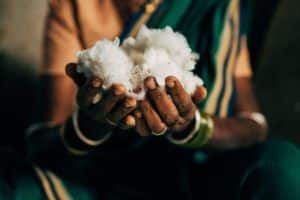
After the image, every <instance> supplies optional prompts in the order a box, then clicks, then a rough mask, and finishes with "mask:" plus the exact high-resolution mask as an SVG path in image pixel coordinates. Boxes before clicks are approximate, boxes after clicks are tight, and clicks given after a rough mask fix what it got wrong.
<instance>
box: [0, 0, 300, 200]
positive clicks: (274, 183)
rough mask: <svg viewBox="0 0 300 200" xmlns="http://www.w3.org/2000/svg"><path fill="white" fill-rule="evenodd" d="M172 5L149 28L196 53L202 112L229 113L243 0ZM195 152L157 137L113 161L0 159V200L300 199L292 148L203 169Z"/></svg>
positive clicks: (274, 146)
mask: <svg viewBox="0 0 300 200" xmlns="http://www.w3.org/2000/svg"><path fill="white" fill-rule="evenodd" d="M169 2H171V3H172V4H169V5H170V6H168V5H164V4H163V5H162V8H164V9H166V10H167V14H166V15H163V14H160V15H157V16H156V17H155V16H153V18H152V19H151V20H150V22H149V25H150V26H151V27H164V26H165V25H170V26H172V27H173V28H174V29H175V30H177V31H180V32H182V33H183V34H184V35H185V36H186V37H187V39H188V42H189V43H190V45H191V46H192V48H193V50H195V51H197V52H199V53H200V54H201V58H202V59H201V60H200V63H199V64H198V66H197V70H196V73H199V74H200V75H201V77H202V78H203V79H204V82H205V83H206V86H207V88H208V93H209V94H208V95H209V97H208V100H207V101H206V102H205V103H204V104H203V105H200V106H201V107H202V108H203V109H205V110H206V111H207V112H209V113H210V114H215V115H219V116H224V117H226V116H230V115H232V114H233V113H234V109H233V105H234V101H233V99H234V98H233V97H234V92H235V89H234V82H233V72H234V69H233V65H232V60H235V58H236V56H237V53H238V50H239V43H240V37H241V35H243V34H245V31H244V30H245V28H244V26H243V25H242V22H243V21H244V18H243V17H242V13H241V8H242V2H244V1H243V0H241V1H239V0H205V1H204V0H173V1H167V0H166V3H169ZM225 30H227V31H225ZM228 30H229V31H228ZM228 40H229V41H230V42H229V43H226V41H227V42H228ZM224 49H225V51H224ZM212 99H215V100H213V101H212ZM53 135H58V134H57V133H54V134H53ZM40 144H42V145H40V146H42V147H44V148H47V145H44V143H40ZM33 149H34V147H33ZM100 151H101V150H100ZM199 154H200V152H197V151H194V150H184V149H178V148H176V147H174V146H172V145H170V144H169V143H167V142H166V141H165V140H163V139H161V138H154V139H153V140H151V141H149V142H147V143H145V144H144V145H142V146H141V147H139V149H138V151H134V152H130V153H128V154H127V153H124V154H121V156H119V157H118V158H115V159H112V158H111V159H110V158H103V157H102V156H99V155H91V156H86V157H82V158H81V157H78V158H76V157H72V158H64V157H61V158H53V159H51V160H49V162H52V163H51V167H49V166H46V167H41V166H40V165H38V166H39V167H37V166H36V167H31V166H26V164H24V163H26V161H21V160H20V161H18V162H15V163H12V164H10V163H9V162H6V158H8V155H6V156H4V158H3V161H4V163H6V164H8V165H9V166H8V167H6V168H3V170H2V171H3V173H1V180H0V197H1V198H0V199H5V200H6V199H14V200H21V199H24V200H38V199H50V200H52V199H78V200H94V199H104V200H117V199H130V200H133V199H151V200H152V199H155V200H160V199H172V200H176V199H237V198H238V197H245V196H247V198H246V199H272V200H273V199H274V200H277V199H278V200H279V199H290V200H293V199H295V200H296V199H300V195H299V192H298V188H297V187H299V186H300V171H299V166H300V157H299V152H298V150H296V148H295V147H294V146H292V145H290V144H287V143H282V142H266V143H264V144H261V145H258V146H255V147H252V148H249V149H245V150H239V151H235V152H228V153H225V154H224V155H218V156H212V157H210V158H209V160H208V161H206V162H204V163H197V162H198V161H199V159H195V158H194V156H196V157H197V158H199V156H197V155H199ZM14 158H17V157H16V156H14ZM18 159H19V158H18ZM1 168H2V166H1ZM50 169H51V170H50ZM201 172H205V173H203V174H202V173H201ZM243 199H245V198H243Z"/></svg>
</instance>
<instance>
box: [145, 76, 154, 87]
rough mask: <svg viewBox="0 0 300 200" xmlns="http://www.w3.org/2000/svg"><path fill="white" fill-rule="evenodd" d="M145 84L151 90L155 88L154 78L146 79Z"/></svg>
mask: <svg viewBox="0 0 300 200" xmlns="http://www.w3.org/2000/svg"><path fill="white" fill-rule="evenodd" d="M145 85H146V87H147V88H148V89H150V90H153V89H155V88H156V83H155V80H154V78H152V77H151V78H147V79H146V82H145Z"/></svg>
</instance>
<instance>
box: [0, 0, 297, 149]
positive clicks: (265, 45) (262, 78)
mask: <svg viewBox="0 0 300 200" xmlns="http://www.w3.org/2000/svg"><path fill="white" fill-rule="evenodd" d="M250 1H251V0H250ZM253 1H255V0H253ZM299 7H300V1H299V0H264V1H259V0H256V1H255V12H254V15H253V21H252V23H251V34H250V36H249V46H250V51H251V59H252V64H253V69H254V75H255V76H254V83H255V86H256V91H257V96H258V98H259V102H260V104H261V108H262V110H263V112H264V113H265V114H266V116H267V117H268V120H269V124H270V134H271V136H276V137H284V138H286V139H288V140H290V141H292V142H294V143H297V144H298V145H300V92H299V91H300V90H299V87H300V67H299V63H298V58H299V57H300V55H299V53H300V12H299ZM46 13H47V1H46V0H26V1H24V0H0V91H1V98H0V114H1V115H0V123H1V134H4V135H5V136H3V137H2V138H1V140H0V145H3V144H8V143H12V144H16V145H18V143H19V142H20V141H18V140H16V138H17V136H16V133H19V134H23V132H24V130H25V128H26V127H27V125H28V122H29V121H30V116H31V114H32V112H33V110H34V108H35V107H36V106H37V105H35V103H34V99H35V98H36V94H37V90H38V77H37V72H38V68H39V65H40V62H41V57H42V56H41V41H42V33H43V22H44V18H45V16H46ZM4 130H5V131H4ZM3 131H4V132H3Z"/></svg>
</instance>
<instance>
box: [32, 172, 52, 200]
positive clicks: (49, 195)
mask: <svg viewBox="0 0 300 200" xmlns="http://www.w3.org/2000/svg"><path fill="white" fill-rule="evenodd" d="M33 169H34V170H35V172H36V174H37V176H38V177H39V179H40V181H41V183H42V187H43V189H44V192H45V194H46V197H47V198H48V199H49V200H56V199H55V196H54V194H53V191H52V190H51V186H50V183H49V181H48V180H47V178H46V175H45V174H44V172H43V171H42V170H41V169H40V168H38V167H33Z"/></svg>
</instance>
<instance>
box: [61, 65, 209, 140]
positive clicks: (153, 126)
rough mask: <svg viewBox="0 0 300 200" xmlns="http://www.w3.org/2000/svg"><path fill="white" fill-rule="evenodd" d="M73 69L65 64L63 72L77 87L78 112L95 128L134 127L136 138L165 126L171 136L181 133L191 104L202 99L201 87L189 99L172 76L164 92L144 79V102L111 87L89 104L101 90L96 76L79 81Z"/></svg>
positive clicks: (192, 112) (189, 120) (193, 108)
mask: <svg viewBox="0 0 300 200" xmlns="http://www.w3.org/2000/svg"><path fill="white" fill-rule="evenodd" d="M76 66H77V65H76V64H69V65H67V67H66V71H67V74H68V75H69V76H70V77H71V78H72V79H73V80H74V82H75V83H76V84H77V85H78V86H79V90H78V93H77V103H78V105H79V107H80V109H81V110H83V111H84V112H85V113H87V115H88V116H89V117H90V118H91V119H93V120H94V121H97V122H99V125H101V124H102V125H103V124H110V125H111V126H112V128H113V127H114V126H115V127H116V126H118V127H119V128H123V129H124V128H134V129H135V131H136V132H137V133H138V134H139V135H140V136H148V135H150V134H151V133H152V132H156V133H159V132H162V131H163V130H165V129H166V128H167V127H168V132H171V133H180V132H182V131H184V130H185V129H186V128H187V127H188V126H189V125H190V124H191V123H192V121H193V119H194V115H195V111H196V106H195V103H197V102H200V101H202V100H203V99H204V98H205V96H206V90H205V88H204V87H197V89H196V91H195V94H194V95H193V97H191V96H190V95H189V94H188V93H187V92H186V91H185V90H184V88H183V87H182V85H181V84H180V82H179V81H178V80H177V79H176V78H175V77H172V76H170V77H167V78H166V88H167V90H166V91H164V90H163V89H162V88H161V87H159V85H157V83H156V81H155V78H153V77H148V78H146V79H145V86H146V88H147V97H146V98H145V99H144V100H141V101H138V102H137V101H136V100H135V99H133V98H132V97H128V96H126V88H125V87H124V86H122V85H120V84H115V85H113V86H112V87H111V88H110V89H109V90H108V91H107V92H105V94H104V95H103V97H102V98H101V100H100V101H99V102H97V103H96V104H93V99H94V98H95V96H96V95H97V94H98V93H99V91H100V90H101V86H102V81H101V80H100V79H99V78H97V77H92V78H90V79H88V80H85V81H82V79H83V78H82V75H81V74H78V73H77V72H76ZM193 100H194V101H193Z"/></svg>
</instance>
